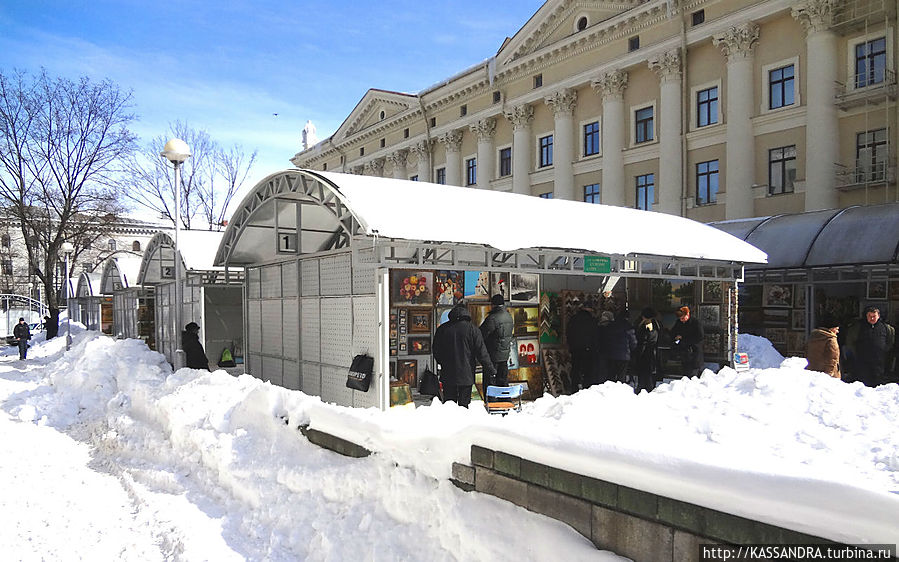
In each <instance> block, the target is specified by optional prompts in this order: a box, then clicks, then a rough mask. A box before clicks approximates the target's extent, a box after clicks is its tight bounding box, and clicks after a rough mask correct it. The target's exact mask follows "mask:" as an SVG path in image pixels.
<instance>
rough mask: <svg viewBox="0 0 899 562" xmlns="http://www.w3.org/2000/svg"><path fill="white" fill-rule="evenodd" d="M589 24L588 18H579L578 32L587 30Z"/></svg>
mask: <svg viewBox="0 0 899 562" xmlns="http://www.w3.org/2000/svg"><path fill="white" fill-rule="evenodd" d="M587 23H588V21H587V16H581V17H580V18H578V20H577V30H578V31H583V30H585V29H587Z"/></svg>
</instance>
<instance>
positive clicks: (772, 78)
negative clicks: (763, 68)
mask: <svg viewBox="0 0 899 562" xmlns="http://www.w3.org/2000/svg"><path fill="white" fill-rule="evenodd" d="M793 83H794V73H793V65H792V64H790V65H787V66H782V67H780V68H775V69H774V70H769V71H768V109H777V108H779V107H785V106H788V105H793V103H794V100H795V97H794V95H793V92H794V88H793Z"/></svg>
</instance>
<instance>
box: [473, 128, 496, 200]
mask: <svg viewBox="0 0 899 562" xmlns="http://www.w3.org/2000/svg"><path fill="white" fill-rule="evenodd" d="M469 128H470V129H471V132H472V133H474V134H476V135H477V136H478V178H477V179H478V187H479V188H481V189H490V182H491V181H492V180H493V179H494V178H495V177H496V174H495V173H494V170H493V168H494V166H493V162H494V160H495V158H496V156H495V155H494V151H493V137H494V135H495V134H496V119H494V118H493V117H488V118H487V119H481V120H480V121H478V122H477V123H472V124H471V126H470V127H469Z"/></svg>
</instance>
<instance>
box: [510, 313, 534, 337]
mask: <svg viewBox="0 0 899 562" xmlns="http://www.w3.org/2000/svg"><path fill="white" fill-rule="evenodd" d="M538 310H539V309H538V308H537V307H536V306H515V307H512V308H510V309H509V313H510V314H511V315H512V321H513V322H514V326H513V328H512V335H513V336H515V337H520V336H534V337H537V334H538V332H539V324H538V322H537V317H538V313H537V311H538Z"/></svg>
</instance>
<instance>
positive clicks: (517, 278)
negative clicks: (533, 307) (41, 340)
mask: <svg viewBox="0 0 899 562" xmlns="http://www.w3.org/2000/svg"><path fill="white" fill-rule="evenodd" d="M539 279H540V277H539V276H538V275H537V274H536V273H513V274H512V275H511V276H510V283H511V285H510V288H509V291H510V292H511V294H512V295H511V296H512V298H511V299H510V300H513V301H516V302H527V303H533V304H537V302H538V300H539V296H540V295H539V293H538V292H537V284H538V282H539Z"/></svg>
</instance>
